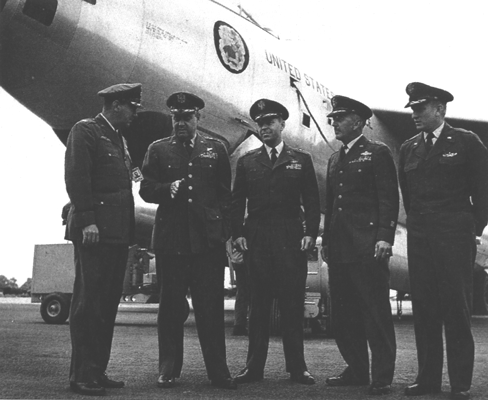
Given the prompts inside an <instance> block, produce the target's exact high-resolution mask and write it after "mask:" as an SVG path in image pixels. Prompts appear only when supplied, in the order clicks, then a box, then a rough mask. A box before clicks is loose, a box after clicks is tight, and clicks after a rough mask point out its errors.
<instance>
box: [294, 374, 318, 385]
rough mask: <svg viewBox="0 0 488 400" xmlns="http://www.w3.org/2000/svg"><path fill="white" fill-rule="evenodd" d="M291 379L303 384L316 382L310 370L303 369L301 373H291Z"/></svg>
mask: <svg viewBox="0 0 488 400" xmlns="http://www.w3.org/2000/svg"><path fill="white" fill-rule="evenodd" d="M290 379H291V380H292V381H293V382H297V383H301V384H302V385H314V384H315V378H314V377H313V376H312V375H311V374H310V372H308V371H303V372H301V373H299V374H290Z"/></svg>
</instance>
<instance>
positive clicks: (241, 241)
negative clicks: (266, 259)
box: [234, 236, 248, 251]
mask: <svg viewBox="0 0 488 400" xmlns="http://www.w3.org/2000/svg"><path fill="white" fill-rule="evenodd" d="M234 246H235V247H236V249H237V250H238V251H247V250H248V248H247V240H246V238H245V237H243V236H241V237H238V238H237V239H236V241H235V242H234Z"/></svg>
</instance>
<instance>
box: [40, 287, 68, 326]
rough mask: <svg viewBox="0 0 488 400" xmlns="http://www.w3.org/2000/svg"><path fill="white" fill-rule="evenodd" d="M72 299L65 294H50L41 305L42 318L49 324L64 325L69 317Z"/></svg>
mask: <svg viewBox="0 0 488 400" xmlns="http://www.w3.org/2000/svg"><path fill="white" fill-rule="evenodd" d="M70 302H71V299H70V298H69V297H68V296H67V295H65V294H63V293H51V294H48V295H47V296H46V297H44V299H43V300H42V303H41V316H42V319H43V320H44V322H46V323H48V324H63V323H65V322H66V320H67V319H68V316H69V306H70Z"/></svg>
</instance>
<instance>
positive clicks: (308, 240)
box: [300, 236, 315, 251]
mask: <svg viewBox="0 0 488 400" xmlns="http://www.w3.org/2000/svg"><path fill="white" fill-rule="evenodd" d="M313 246H315V240H313V237H312V236H304V237H303V238H302V245H301V248H300V250H301V251H307V250H310V249H311V248H312V247H313Z"/></svg>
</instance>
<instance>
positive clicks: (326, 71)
mask: <svg viewBox="0 0 488 400" xmlns="http://www.w3.org/2000/svg"><path fill="white" fill-rule="evenodd" d="M154 1H156V0H154ZM222 2H224V0H222ZM229 3H233V4H237V3H239V2H238V1H229ZM240 3H241V4H242V5H243V7H244V8H246V9H247V11H249V12H250V13H251V14H252V15H253V16H254V18H255V19H256V20H257V21H258V22H260V24H261V25H262V26H265V27H269V28H272V29H273V30H274V31H275V32H276V33H277V34H279V36H280V37H281V38H282V40H284V41H286V42H287V43H288V44H289V45H290V47H291V48H293V49H294V52H295V53H296V54H297V59H298V60H299V62H297V65H301V66H305V67H306V69H307V71H309V72H310V73H311V74H312V75H314V76H317V77H320V79H319V80H320V81H321V82H322V83H323V84H325V85H326V86H328V87H329V88H330V89H331V90H332V91H333V92H334V93H336V94H343V95H346V96H349V97H354V98H357V99H358V100H361V101H363V102H365V103H366V104H368V105H369V106H371V107H373V108H386V109H395V110H402V109H403V106H404V105H405V103H406V100H407V96H406V94H405V86H406V85H407V83H409V82H412V81H420V82H424V83H427V84H430V85H433V86H437V87H441V88H443V89H446V90H449V91H450V92H452V93H453V95H454V97H455V101H454V102H453V103H450V104H449V106H448V113H449V115H451V116H457V117H464V118H473V119H483V120H488V114H487V113H488V112H487V106H488V102H487V100H486V96H487V93H488V79H487V73H486V71H488V56H487V50H486V49H487V42H488V40H487V39H488V24H487V23H486V16H487V15H488V12H487V11H488V5H487V4H488V2H486V1H485V0H464V1H450V2H446V1H440V0H429V1H426V0H410V1H399V0H396V1H391V0H388V1H387V0H370V1H364V0H352V1H327V0H300V1H283V0H266V1H263V0H247V1H245V0H242V1H241V2H240ZM202 4H205V3H204V2H203V1H202ZM241 34H242V35H243V36H245V32H241ZM250 50H251V51H252V49H250ZM0 105H1V110H2V118H0V131H1V132H2V148H3V168H2V172H3V182H4V183H3V190H2V207H0V213H1V214H0V218H1V221H2V227H3V235H2V240H1V242H0V243H1V245H0V246H1V247H0V249H1V254H2V261H1V262H0V275H5V276H7V278H11V277H15V278H16V279H17V280H18V283H19V285H21V284H22V283H24V281H25V280H26V279H27V277H30V276H31V275H32V260H33V248H34V244H36V243H62V242H63V234H64V229H63V227H62V226H61V219H60V214H61V207H62V206H63V205H64V204H65V203H66V202H67V200H68V198H67V195H66V193H65V190H64V181H63V173H64V172H63V159H64V146H63V145H62V144H61V143H60V142H59V140H58V139H57V137H56V136H55V135H54V133H53V132H52V130H51V129H50V128H49V126H47V125H46V124H45V123H44V122H43V121H41V120H40V119H38V118H37V117H36V116H34V115H33V114H32V113H30V112H29V111H28V110H26V109H25V108H23V107H22V106H21V105H20V104H18V103H17V102H16V101H15V100H14V99H12V98H11V97H10V96H9V95H8V94H6V93H5V92H4V91H3V90H0Z"/></svg>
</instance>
